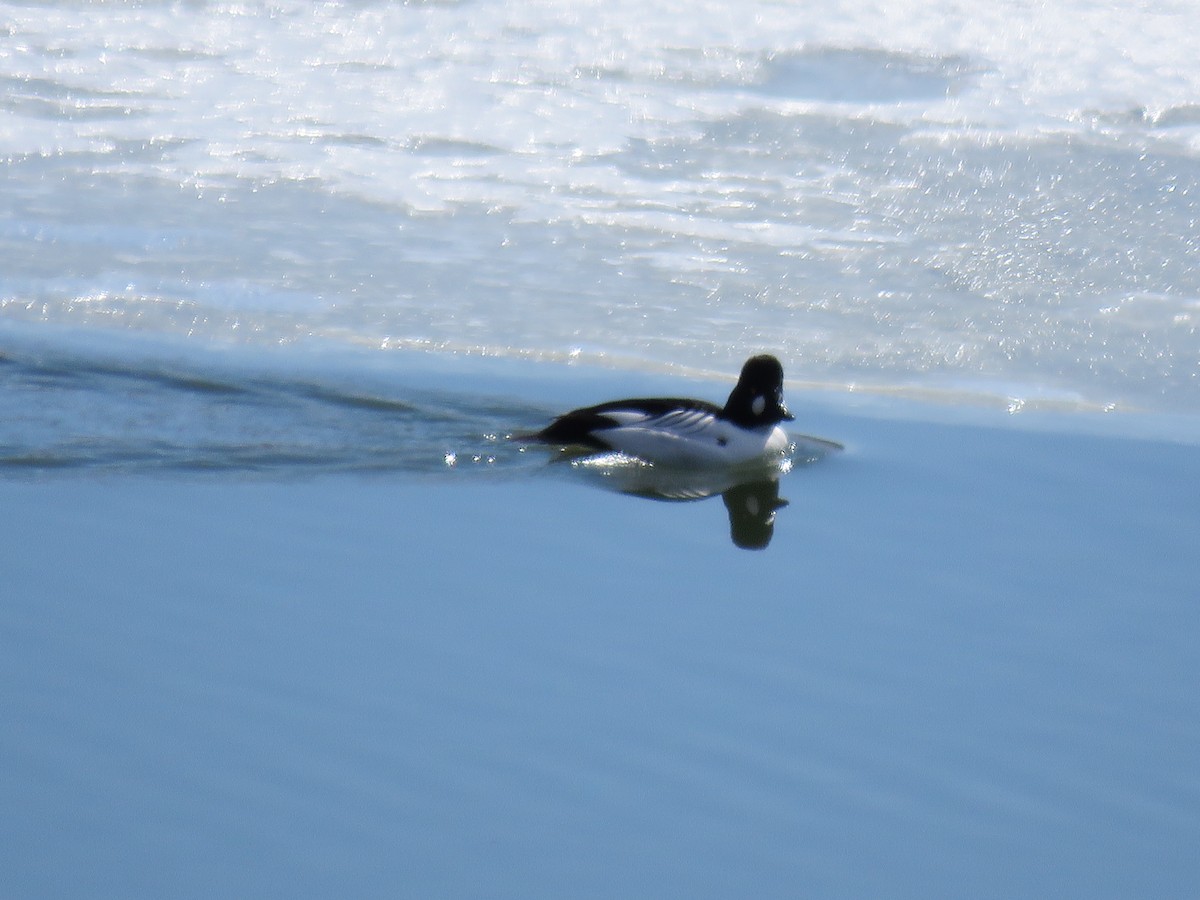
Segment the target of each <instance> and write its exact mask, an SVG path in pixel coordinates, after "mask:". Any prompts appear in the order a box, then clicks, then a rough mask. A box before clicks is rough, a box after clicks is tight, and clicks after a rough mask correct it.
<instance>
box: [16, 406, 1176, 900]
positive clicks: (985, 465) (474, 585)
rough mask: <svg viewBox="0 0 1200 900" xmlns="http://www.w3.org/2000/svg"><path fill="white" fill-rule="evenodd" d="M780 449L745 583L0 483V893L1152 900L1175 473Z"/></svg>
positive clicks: (348, 520)
mask: <svg viewBox="0 0 1200 900" xmlns="http://www.w3.org/2000/svg"><path fill="white" fill-rule="evenodd" d="M821 423H822V425H823V426H824V427H827V428H830V427H831V428H833V429H835V430H837V431H839V432H841V433H843V434H845V435H846V436H847V437H848V438H850V439H852V440H853V442H854V443H855V444H859V445H860V449H857V450H856V449H848V450H847V451H846V452H845V453H844V454H841V455H839V456H837V457H833V458H830V459H827V460H825V461H823V462H822V463H820V464H817V465H814V466H811V467H808V468H805V469H803V470H800V471H795V472H792V473H791V474H789V475H788V476H786V477H785V478H784V479H783V481H782V484H781V493H782V494H783V496H784V497H785V498H786V499H788V500H790V505H789V506H787V507H785V508H783V509H781V510H779V512H778V516H777V519H776V524H775V528H774V540H773V541H772V543H771V546H770V548H769V549H767V550H765V551H746V550H741V549H739V548H737V547H735V546H734V545H733V544H732V543H731V542H730V541H729V534H728V524H727V522H726V516H725V510H724V509H723V508H722V505H721V503H720V501H719V500H717V499H715V498H713V499H710V500H704V501H699V502H696V503H661V502H654V501H648V500H643V499H640V498H635V497H628V496H621V495H619V494H616V493H609V492H605V491H601V490H596V489H595V488H594V487H592V486H590V485H587V484H584V483H578V482H576V481H574V480H571V479H565V480H564V479H560V478H558V477H548V476H546V475H542V476H534V475H526V476H523V477H521V478H517V479H513V478H495V477H492V476H488V475H482V476H480V477H474V476H471V477H468V478H466V479H465V480H464V479H457V480H456V479H454V478H450V479H449V480H446V479H443V478H435V479H434V480H432V481H430V480H428V479H422V478H418V477H416V476H407V477H399V478H398V477H396V476H395V475H389V474H385V473H375V474H373V475H327V476H323V477H320V478H316V479H315V480H313V479H310V478H304V479H300V480H298V481H297V480H294V479H293V480H288V481H284V482H282V483H281V482H280V481H278V480H267V481H265V482H264V481H261V480H252V481H250V482H245V481H242V482H234V483H231V482H230V481H229V480H228V478H227V477H226V478H215V479H214V478H210V477H206V478H202V479H200V480H198V481H197V480H182V481H181V480H180V479H179V478H175V477H172V478H165V479H164V478H161V477H154V478H146V477H134V476H130V475H123V476H120V477H102V478H90V479H85V480H78V479H66V480H64V479H61V478H56V479H54V480H52V481H51V482H50V483H45V482H37V481H34V482H17V483H13V482H11V481H8V482H6V483H5V484H3V485H0V500H2V502H3V503H4V506H5V508H6V509H8V510H20V515H19V518H18V517H14V516H12V515H9V516H6V517H5V519H4V522H3V526H2V530H0V548H2V549H0V565H2V566H3V571H4V572H5V582H6V594H5V602H4V604H3V606H2V611H0V634H3V636H4V642H5V645H6V650H5V653H4V654H3V656H2V658H0V674H2V677H0V685H2V688H0V705H2V706H3V708H4V710H5V720H6V722H7V723H8V725H7V727H6V733H5V739H4V744H3V751H2V754H0V764H2V765H3V768H4V770H5V776H6V777H5V778H4V779H3V787H0V793H2V796H3V800H4V808H5V810H6V813H5V815H4V817H3V823H4V826H3V827H4V835H3V837H4V840H3V846H4V848H5V849H4V851H3V855H4V863H5V866H4V867H5V872H6V883H7V885H8V889H9V890H10V891H12V892H13V893H14V895H15V896H89V897H102V896H128V895H130V894H153V895H155V896H174V897H192V896H195V897H203V896H214V895H219V894H228V893H249V894H255V895H270V896H328V895H329V894H330V893H349V894H354V895H356V896H395V895H396V894H402V895H409V896H452V897H465V896H478V895H479V894H480V893H484V894H486V895H488V896H497V897H530V896H537V897H543V896H544V897H556V896H563V895H570V896H595V897H602V896H613V895H614V894H622V895H629V896H646V897H658V896H689V897H697V896H699V897H726V896H731V895H735V896H740V895H744V894H753V895H756V896H774V897H784V896H795V895H796V894H797V893H800V894H806V895H811V896H823V897H842V896H845V897H859V896H864V895H886V896H904V897H957V896H964V895H970V896H983V897H1014V896H1026V897H1037V896H1046V895H1048V894H1052V895H1055V896H1072V897H1085V896H1087V897H1095V896H1107V897H1123V896H1129V895H1130V894H1133V893H1139V892H1148V893H1151V894H1154V895H1155V896H1187V895H1189V894H1190V893H1191V892H1192V890H1193V889H1194V888H1195V886H1196V869H1195V860H1194V852H1193V850H1194V846H1195V839H1196V837H1197V836H1198V835H1200V814H1198V810H1200V795H1198V787H1197V785H1198V782H1197V779H1196V762H1195V752H1194V748H1195V746H1196V744H1197V740H1198V739H1200V733H1197V724H1196V723H1197V722H1200V715H1198V714H1200V708H1198V706H1197V702H1198V701H1197V699H1196V698H1197V694H1196V691H1195V690H1194V686H1195V683H1196V675H1197V669H1196V658H1195V653H1194V645H1195V636H1196V634H1197V633H1198V627H1200V621H1198V619H1197V610H1196V606H1195V602H1194V599H1195V594H1194V586H1195V575H1196V568H1195V565H1196V564H1195V561H1194V554H1193V553H1192V549H1193V547H1192V545H1193V539H1194V535H1195V525H1196V511H1195V503H1194V499H1195V497H1194V494H1193V493H1191V492H1189V491H1187V490H1181V489H1180V486H1182V485H1187V484H1195V483H1197V478H1198V477H1200V463H1198V461H1197V457H1196V455H1195V453H1194V448H1192V447H1188V446H1184V445H1178V444H1161V443H1156V442H1149V441H1130V440H1123V439H1112V438H1103V437H1082V436H1077V437H1064V436H1063V435H1056V434H1042V435H1036V434H1033V435H1031V434H1030V433H1029V432H1026V431H1021V430H1016V431H1014V430H1011V429H1008V428H1004V427H978V426H970V427H969V426H963V425H957V426H935V425H928V424H914V423H912V422H903V421H902V422H890V423H889V422H882V421H879V420H874V419H869V418H859V417H856V416H852V415H851V416H847V415H834V414H829V413H826V414H824V415H822V416H821ZM931 448H935V449H931ZM936 448H942V449H936ZM64 861H69V862H70V865H63V862H64Z"/></svg>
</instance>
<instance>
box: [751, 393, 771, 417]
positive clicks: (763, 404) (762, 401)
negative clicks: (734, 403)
mask: <svg viewBox="0 0 1200 900" xmlns="http://www.w3.org/2000/svg"><path fill="white" fill-rule="evenodd" d="M766 408H767V398H766V397H764V396H763V395H762V394H759V395H758V396H757V397H755V398H754V402H753V403H751V404H750V411H751V412H753V413H754V414H755V415H756V416H761V415H762V414H763V410H764V409H766Z"/></svg>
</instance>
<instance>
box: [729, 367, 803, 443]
mask: <svg viewBox="0 0 1200 900" xmlns="http://www.w3.org/2000/svg"><path fill="white" fill-rule="evenodd" d="M722 414H723V415H724V416H725V418H727V419H729V420H730V421H732V422H734V423H735V424H737V425H741V426H743V427H746V428H757V427H761V426H764V425H776V424H778V423H779V422H783V421H790V420H791V419H792V418H793V416H792V414H791V413H790V412H788V410H787V407H786V406H784V405H783V366H781V365H780V364H779V360H777V359H776V358H775V357H773V356H767V355H765V354H764V355H763V356H752V357H750V358H749V359H748V360H746V364H745V365H744V366H742V374H741V376H740V377H739V378H738V383H737V386H736V387H734V389H733V392H732V393H731V394H730V395H729V399H728V400H727V401H726V402H725V409H724V410H723V411H722Z"/></svg>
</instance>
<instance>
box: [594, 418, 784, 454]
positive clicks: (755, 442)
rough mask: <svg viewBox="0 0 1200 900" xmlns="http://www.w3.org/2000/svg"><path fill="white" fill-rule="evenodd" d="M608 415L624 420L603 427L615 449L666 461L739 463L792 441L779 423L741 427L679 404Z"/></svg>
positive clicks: (781, 450)
mask: <svg viewBox="0 0 1200 900" xmlns="http://www.w3.org/2000/svg"><path fill="white" fill-rule="evenodd" d="M605 415H607V416H609V417H610V418H612V419H616V420H617V421H618V422H620V423H621V424H620V425H618V426H617V427H616V428H610V429H606V430H605V431H604V432H602V436H603V438H604V440H605V441H606V442H607V443H609V444H611V445H612V447H613V449H614V450H619V451H620V452H622V453H627V454H629V455H631V456H636V457H638V458H639V459H644V460H646V461H647V462H654V463H662V464H664V465H680V466H696V465H700V466H729V465H737V464H739V463H745V462H751V461H753V460H756V459H761V458H763V457H766V456H770V455H775V454H780V453H784V452H785V451H786V450H787V448H788V446H789V443H790V440H789V438H788V436H787V432H785V431H784V430H783V429H782V428H780V427H779V426H771V427H764V428H758V429H753V430H751V429H746V428H738V427H737V426H735V425H732V424H730V423H729V422H726V421H724V420H723V419H719V418H717V417H716V416H714V415H713V414H712V413H709V412H704V411H703V410H696V409H681V410H675V411H672V412H669V413H665V414H663V415H660V416H650V415H646V414H645V413H639V412H636V411H632V410H631V411H618V412H607V413H605Z"/></svg>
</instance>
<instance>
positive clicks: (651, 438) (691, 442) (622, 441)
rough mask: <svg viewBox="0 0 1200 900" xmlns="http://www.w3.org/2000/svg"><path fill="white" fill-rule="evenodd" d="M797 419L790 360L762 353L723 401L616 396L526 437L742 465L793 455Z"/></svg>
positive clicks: (649, 456) (645, 457)
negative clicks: (788, 396)
mask: <svg viewBox="0 0 1200 900" xmlns="http://www.w3.org/2000/svg"><path fill="white" fill-rule="evenodd" d="M793 419H794V416H792V414H791V413H790V412H788V408H787V406H786V405H785V403H784V401H783V366H782V364H780V362H779V360H778V359H776V358H775V357H774V356H771V355H769V354H761V355H758V356H752V357H750V358H749V359H748V360H746V363H745V364H744V365H743V366H742V371H741V375H740V376H739V377H738V381H737V384H736V385H735V386H734V388H733V390H732V391H731V392H730V394H729V399H728V400H726V401H725V405H724V406H723V407H721V406H717V405H716V404H715V403H710V402H708V401H707V400H688V399H681V398H677V397H643V398H634V399H629V400H612V401H609V402H607V403H600V404H598V405H596V406H587V407H584V408H582V409H576V410H572V411H571V412H568V413H564V414H563V415H561V416H558V417H557V418H556V419H554V421H552V422H551V423H550V424H549V425H547V426H546V427H545V428H543V429H542V430H541V431H538V432H535V433H533V434H530V435H525V436H523V437H526V438H528V439H529V440H531V441H535V442H538V443H542V444H549V445H553V446H558V447H561V448H564V449H576V448H578V449H582V450H584V451H585V452H615V453H620V454H624V455H626V456H631V457H635V458H637V459H639V460H641V461H643V462H645V463H649V464H651V465H668V466H684V467H695V466H703V467H711V466H740V465H745V464H751V463H755V462H765V461H769V460H770V459H771V458H772V457H776V458H777V457H780V456H783V455H784V454H786V453H787V452H788V450H789V448H790V446H791V439H790V438H789V436H788V433H787V431H785V430H784V428H783V426H782V425H781V423H782V422H790V421H792V420H793Z"/></svg>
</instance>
